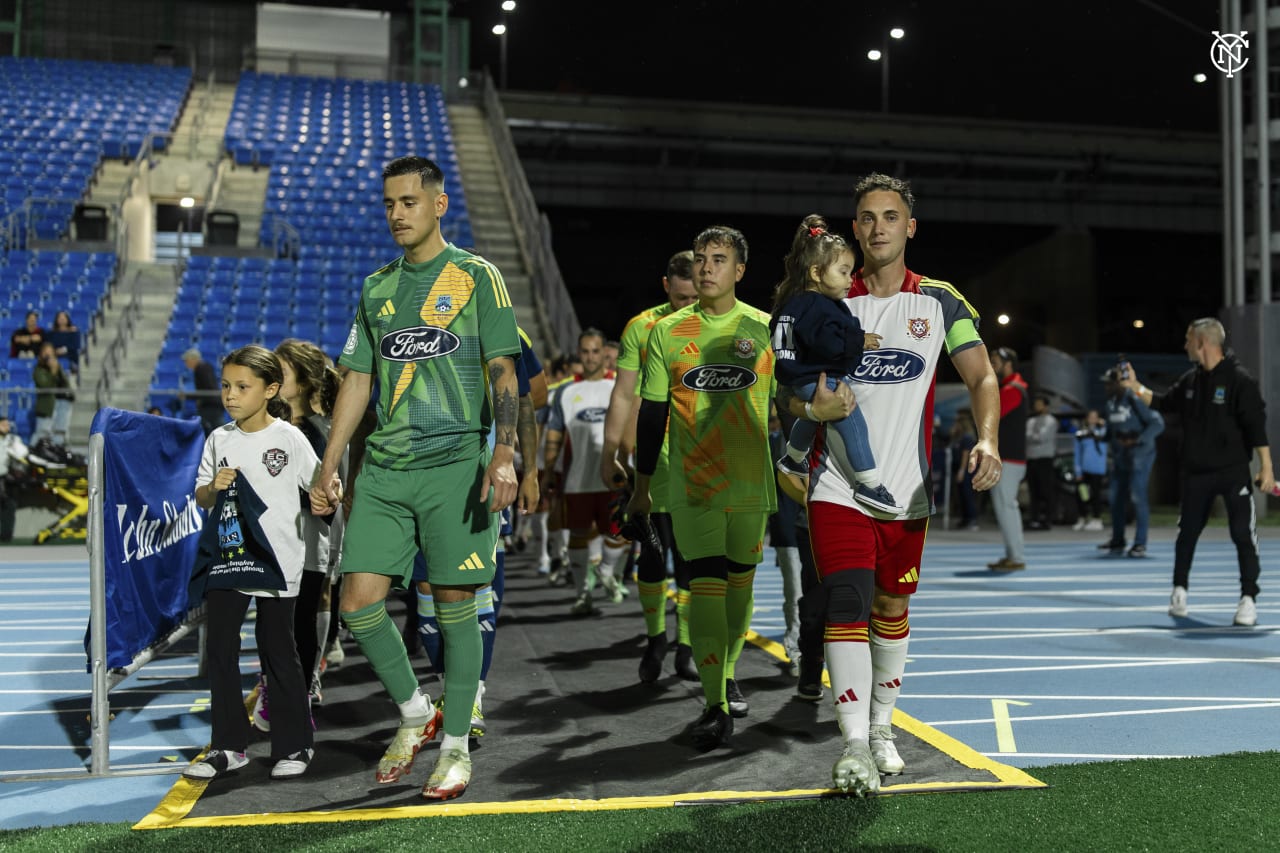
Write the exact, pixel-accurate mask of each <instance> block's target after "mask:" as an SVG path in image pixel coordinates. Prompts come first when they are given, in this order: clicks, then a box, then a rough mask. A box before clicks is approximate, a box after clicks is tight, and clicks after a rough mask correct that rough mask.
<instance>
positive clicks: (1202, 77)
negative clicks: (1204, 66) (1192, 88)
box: [1191, 71, 1209, 83]
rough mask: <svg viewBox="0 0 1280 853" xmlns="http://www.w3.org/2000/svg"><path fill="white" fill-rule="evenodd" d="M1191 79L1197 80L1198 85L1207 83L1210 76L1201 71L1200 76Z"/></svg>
mask: <svg viewBox="0 0 1280 853" xmlns="http://www.w3.org/2000/svg"><path fill="white" fill-rule="evenodd" d="M1191 79H1192V80H1195V81H1196V82H1197V83H1204V82H1205V81H1207V80H1208V79H1209V77H1208V75H1207V74H1205V73H1204V72H1203V71H1201V72H1200V73H1199V74H1197V75H1195V76H1194V77H1192V78H1191Z"/></svg>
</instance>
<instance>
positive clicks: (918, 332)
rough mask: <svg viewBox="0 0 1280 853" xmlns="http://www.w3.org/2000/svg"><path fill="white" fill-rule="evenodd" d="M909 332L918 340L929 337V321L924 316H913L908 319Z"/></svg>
mask: <svg viewBox="0 0 1280 853" xmlns="http://www.w3.org/2000/svg"><path fill="white" fill-rule="evenodd" d="M907 334H908V335H910V336H911V337H913V338H915V339H916V340H917V341H923V340H924V339H925V338H927V337H929V321H928V320H927V319H925V318H924V317H913V318H912V319H910V320H908V321H907Z"/></svg>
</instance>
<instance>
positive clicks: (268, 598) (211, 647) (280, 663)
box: [183, 346, 319, 779]
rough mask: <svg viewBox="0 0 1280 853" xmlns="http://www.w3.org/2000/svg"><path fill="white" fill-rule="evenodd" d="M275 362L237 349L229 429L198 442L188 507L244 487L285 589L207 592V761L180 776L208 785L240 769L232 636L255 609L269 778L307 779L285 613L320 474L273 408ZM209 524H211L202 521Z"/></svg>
mask: <svg viewBox="0 0 1280 853" xmlns="http://www.w3.org/2000/svg"><path fill="white" fill-rule="evenodd" d="M283 381H284V380H283V375H282V373H281V368H280V362H279V360H278V359H277V358H276V356H275V353H273V352H271V351H270V350H268V349H265V348H263V347H260V346H247V347H241V348H240V349H238V350H235V351H234V352H232V353H231V354H230V355H228V356H227V357H226V358H225V359H223V361H222V404H223V406H224V407H225V408H226V410H227V414H229V415H230V416H231V419H232V422H231V423H229V424H224V425H223V426H220V427H218V428H217V429H215V430H214V431H213V432H211V433H210V434H209V436H208V438H207V439H205V445H204V456H203V457H202V458H201V460H200V469H199V472H198V473H197V475H196V491H195V498H196V503H198V504H199V505H200V506H201V507H203V508H205V509H211V508H212V507H213V506H214V505H215V503H216V502H217V498H218V494H217V493H218V492H221V491H225V490H226V489H227V488H228V487H229V486H231V484H232V483H233V482H234V481H235V480H237V478H243V481H244V482H247V483H248V484H249V486H251V487H252V489H253V491H254V492H255V493H256V494H257V496H258V497H259V498H260V499H261V500H262V503H263V504H265V505H266V509H265V511H263V513H262V515H261V516H260V517H259V518H258V519H257V523H258V525H259V526H260V528H261V529H262V532H263V534H264V535H265V537H266V539H267V544H269V545H270V546H271V550H272V551H273V552H274V554H275V557H276V560H277V562H278V563H279V566H280V570H281V572H282V573H283V575H284V580H285V584H286V589H284V590H264V589H212V588H211V589H208V590H207V592H206V594H205V602H206V613H207V616H208V625H207V638H206V653H207V666H208V670H209V690H210V694H211V699H210V710H211V712H212V723H213V733H212V737H211V739H210V749H209V751H208V752H207V753H206V754H205V755H204V756H203V757H202V758H201V759H200V760H199V761H196V762H194V763H193V764H192V765H191V766H190V767H188V768H187V770H186V771H185V772H184V773H183V775H184V776H188V777H190V778H195V779H212V778H214V777H217V776H222V775H224V774H226V773H229V772H231V771H233V770H237V769H239V768H241V767H243V766H245V765H246V764H248V758H247V756H246V755H245V751H246V748H247V746H248V742H249V733H250V726H249V720H248V717H247V715H246V714H245V708H244V696H243V693H242V690H241V679H240V629H241V626H242V624H243V622H244V617H245V613H246V612H247V611H248V609H249V604H250V602H253V603H254V604H255V606H256V607H257V609H258V618H257V622H256V626H255V629H254V636H255V638H256V640H257V644H258V655H259V657H260V658H261V660H262V668H263V671H264V672H265V673H266V675H267V679H268V680H269V682H270V684H271V700H272V703H271V722H272V726H271V758H272V761H273V762H274V764H275V766H274V767H273V768H272V770H271V776H272V778H277V779H278V778H288V777H291V776H299V775H301V774H303V773H305V772H306V770H307V766H308V765H309V764H310V763H311V757H312V754H313V750H312V732H311V723H310V720H309V715H308V710H307V686H306V679H305V678H304V677H303V672H302V666H301V663H300V662H299V660H298V652H297V649H296V648H295V644H294V637H293V611H294V604H295V602H296V600H297V595H298V589H299V586H300V583H301V580H302V564H303V554H304V548H303V540H302V536H301V532H300V531H301V522H300V515H301V514H302V501H301V493H304V492H306V491H307V490H309V489H310V487H311V481H312V479H313V478H314V476H315V473H316V470H317V468H318V466H319V460H318V459H317V458H316V454H315V451H313V450H312V449H311V445H310V444H309V443H308V442H307V440H306V438H304V437H303V435H302V433H301V432H299V431H298V429H297V428H296V427H294V426H293V425H291V424H290V423H289V407H288V404H286V403H285V402H284V401H283V400H282V399H280V396H279V394H280V386H281V384H282V383H283ZM209 523H214V524H216V523H217V519H212V518H211V519H209Z"/></svg>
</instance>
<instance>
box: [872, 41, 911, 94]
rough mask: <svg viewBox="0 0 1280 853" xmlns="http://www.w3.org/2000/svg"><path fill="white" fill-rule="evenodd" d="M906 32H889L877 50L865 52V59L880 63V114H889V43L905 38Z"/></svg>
mask: <svg viewBox="0 0 1280 853" xmlns="http://www.w3.org/2000/svg"><path fill="white" fill-rule="evenodd" d="M906 35H907V31H906V30H904V29H903V28H902V27H894V28H893V29H891V30H889V35H888V37H887V38H885V40H884V44H882V45H881V46H880V48H879V49H877V48H872V49H871V50H868V51H867V59H870V60H871V61H872V62H879V63H880V112H882V113H887V112H889V42H890V41H901V40H902V39H904V38H906Z"/></svg>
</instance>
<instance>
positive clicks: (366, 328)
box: [339, 244, 520, 470]
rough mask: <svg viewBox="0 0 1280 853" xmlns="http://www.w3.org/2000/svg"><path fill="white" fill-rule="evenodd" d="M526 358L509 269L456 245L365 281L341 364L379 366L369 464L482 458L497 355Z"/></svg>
mask: <svg viewBox="0 0 1280 853" xmlns="http://www.w3.org/2000/svg"><path fill="white" fill-rule="evenodd" d="M499 356H510V357H512V358H519V356H520V337H519V334H518V333H517V332H516V315H515V311H514V310H513V309H512V307H511V297H510V296H509V295H508V294H507V288H506V285H505V284H504V283H503V281H502V274H501V273H499V272H498V270H497V268H496V267H494V266H493V264H491V263H489V262H488V261H486V260H484V259H483V258H480V257H477V256H475V255H472V254H470V253H469V252H464V251H462V250H461V249H458V248H456V247H455V246H453V245H452V244H449V245H448V246H447V247H446V248H445V250H444V251H443V252H441V253H440V254H439V255H437V256H436V257H435V258H433V259H432V260H430V261H428V262H427V263H424V264H411V263H409V262H407V261H406V260H405V259H404V258H403V257H400V258H398V259H396V260H394V261H392V262H391V263H389V264H387V265H386V266H385V267H383V268H382V269H380V270H378V271H377V272H375V273H374V274H373V275H371V276H369V277H368V278H366V279H365V282H364V288H363V290H362V292H361V295H360V306H359V308H357V309H356V318H355V322H354V323H352V324H351V334H350V335H349V336H348V338H347V344H346V346H345V347H343V349H342V356H341V358H340V359H339V364H342V365H345V366H346V367H349V368H351V369H352V370H355V371H358V372H360V373H375V374H376V377H377V382H378V427H377V429H375V430H374V432H373V434H372V435H370V436H369V438H368V441H367V442H366V444H365V452H366V459H367V460H368V462H369V463H370V464H373V465H377V466H380V467H383V468H391V469H396V470H401V469H410V468H432V467H435V466H438V465H444V464H448V463H450V462H458V461H462V460H465V459H468V458H474V457H478V456H480V454H481V453H482V452H483V451H484V447H485V441H486V438H487V436H488V433H489V429H490V426H491V425H492V423H493V403H492V400H490V394H489V366H488V365H489V360H490V359H493V358H497V357H499Z"/></svg>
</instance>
